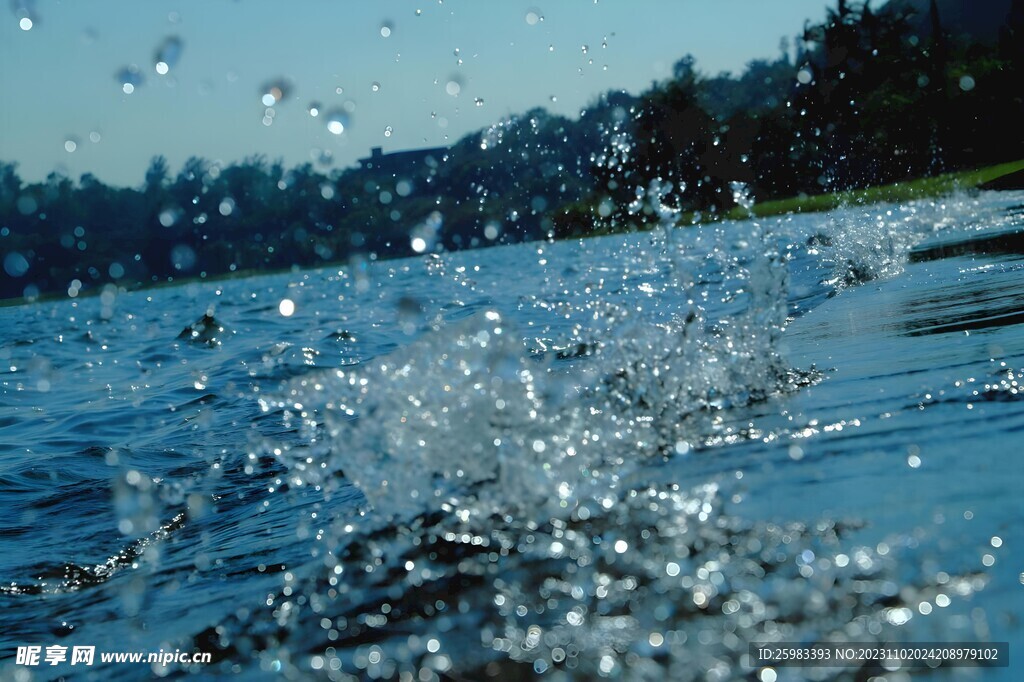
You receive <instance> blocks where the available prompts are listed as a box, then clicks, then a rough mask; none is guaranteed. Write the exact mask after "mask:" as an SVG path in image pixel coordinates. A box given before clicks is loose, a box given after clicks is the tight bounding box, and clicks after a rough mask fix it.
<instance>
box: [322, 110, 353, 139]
mask: <svg viewBox="0 0 1024 682" xmlns="http://www.w3.org/2000/svg"><path fill="white" fill-rule="evenodd" d="M324 120H325V121H326V122H327V130H328V131H329V132H331V133H333V134H335V135H341V134H342V133H343V132H345V129H346V128H348V126H349V116H348V113H347V112H346V111H345V110H343V109H332V110H331V111H329V112H328V113H327V115H326V116H325V117H324Z"/></svg>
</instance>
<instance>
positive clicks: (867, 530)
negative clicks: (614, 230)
mask: <svg viewBox="0 0 1024 682" xmlns="http://www.w3.org/2000/svg"><path fill="white" fill-rule="evenodd" d="M1022 301H1024V194H1022V193H984V194H980V195H977V196H970V197H968V196H960V197H956V198H952V199H947V200H943V201H939V202H919V203H913V204H905V205H898V206H897V205H890V206H874V207H867V208H852V209H846V210H841V211H836V212H833V213H830V214H816V215H806V216H795V217H787V218H780V219H770V220H762V221H754V222H743V223H727V224H718V225H710V226H704V227H700V228H693V229H685V230H671V231H666V230H663V229H662V230H657V231H655V232H653V233H648V234H641V235H630V236H612V237H602V238H595V239H590V240H586V241H583V242H561V243H554V244H547V243H542V244H524V245H518V246H509V247H498V248H492V249H487V250H480V251H469V252H462V253H456V254H441V255H432V256H427V257H423V258H416V259H410V260H400V261H388V262H372V263H371V262H356V263H353V264H352V265H351V266H350V267H346V268H341V269H339V268H327V269H323V270H317V271H302V272H293V273H287V274H276V275H265V276H258V277H252V278H248V279H238V280H231V281H221V282H207V283H198V284H187V285H182V286H177V287H169V288H161V289H154V290H148V291H140V292H133V293H123V292H122V293H117V292H113V291H109V292H106V293H105V294H104V295H102V296H96V297H91V298H82V299H77V300H64V301H59V302H43V303H36V304H31V305H24V306H19V307H11V308H5V309H2V310H0V318H2V319H0V329H2V331H0V361H2V362H0V365H2V367H0V425H2V430H0V472H2V476H0V529H2V532H0V584H2V586H0V606H2V608H0V678H3V679H18V680H20V679H26V680H27V679H50V678H53V677H57V676H65V677H69V678H71V679H103V680H106V679H126V680H128V679H140V678H142V677H148V676H150V675H159V676H165V675H169V676H180V675H195V676H197V677H199V678H200V679H210V678H217V677H231V676H235V675H238V676H240V677H241V678H244V679H262V678H268V679H269V678H276V677H278V676H281V675H284V676H286V677H288V678H291V679H306V678H324V679H349V678H350V676H354V677H357V678H385V679H391V678H398V679H406V680H430V679H442V678H443V679H487V678H489V677H490V678H495V679H509V678H514V679H529V678H532V677H534V676H537V677H541V678H551V679H568V678H573V679H592V678H598V677H609V678H620V679H651V680H661V679H675V680H685V679H720V680H728V679H762V680H772V679H780V680H785V679H807V678H810V679H834V678H838V679H845V678H849V679H854V678H856V679H867V678H868V677H871V676H872V675H877V676H878V679H883V678H884V679H888V680H902V679H908V676H920V677H923V678H924V679H983V680H1013V679H1018V677H1017V675H1019V670H1020V668H1019V666H1018V665H1014V664H1013V663H1011V667H1009V668H988V669H971V668H943V669H940V670H930V671H929V670H925V671H913V673H909V672H908V671H907V670H905V669H896V670H884V669H881V668H877V669H876V668H869V667H863V668H860V669H853V668H845V669H843V668H789V667H778V668H776V669H774V670H768V671H765V670H763V669H761V668H758V667H757V666H754V665H752V662H751V660H750V658H749V657H748V656H747V651H748V645H749V644H750V643H751V642H755V641H757V642H807V643H810V642H815V641H836V642H924V641H943V642H953V641H969V642H998V641H1002V642H1009V643H1010V650H1011V657H1013V656H1022V655H1024V647H1022V645H1024V629H1022V624H1021V614H1024V584H1022V583H1024V529H1022V523H1021V521H1022V519H1024V495H1022V494H1021V492H1022V490H1024V464H1022V460H1021V458H1022V456H1024V447H1022V445H1021V443H1022V438H1024V435H1022V432H1024V402H1022V398H1024V393H1022V390H1024V386H1022V384H1024V325H1022V324H1021V323H1022V322H1024V304H1022ZM284 313H291V314H287V315H286V314H284ZM207 314H208V315H210V316H211V318H209V319H207V323H206V325H205V328H200V325H194V326H193V328H194V329H195V333H194V334H192V333H189V331H190V330H186V333H184V334H182V335H180V336H179V334H180V333H181V332H182V331H183V329H184V328H186V327H188V326H189V325H193V323H196V322H197V321H199V320H201V319H202V318H203V316H204V315H207ZM51 644H62V645H64V646H68V647H71V646H75V645H94V646H96V648H97V651H157V650H160V649H163V650H164V651H174V650H175V649H181V650H182V651H191V650H194V649H200V650H203V651H209V652H213V654H214V662H213V663H212V664H210V665H208V666H198V665H196V666H191V667H187V666H186V667H184V668H183V667H181V666H175V665H171V666H169V667H166V668H164V667H160V666H151V665H149V664H135V665H132V664H109V665H101V664H99V663H97V664H96V665H94V666H91V667H82V666H75V667H72V666H70V664H69V663H64V664H61V665H60V666H52V667H51V666H39V667H34V668H33V667H27V666H19V665H17V664H16V661H15V651H16V649H17V647H18V646H24V645H43V646H44V647H45V646H48V645H51ZM1011 660H1015V659H1013V658H1011Z"/></svg>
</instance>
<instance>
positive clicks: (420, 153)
mask: <svg viewBox="0 0 1024 682" xmlns="http://www.w3.org/2000/svg"><path fill="white" fill-rule="evenodd" d="M447 153H448V147H431V148H429V149H407V150H405V151H400V152H389V153H387V154H385V153H384V150H383V149H381V148H380V147H373V148H372V149H371V150H370V155H369V156H367V157H365V158H362V159H359V165H360V166H361V167H362V168H367V169H369V168H372V169H374V170H383V171H393V172H396V173H397V172H399V171H410V170H413V169H416V168H418V167H419V166H421V165H424V164H426V165H436V164H439V163H441V161H442V160H443V159H444V156H445V154H447Z"/></svg>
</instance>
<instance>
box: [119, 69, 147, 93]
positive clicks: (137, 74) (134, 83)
mask: <svg viewBox="0 0 1024 682" xmlns="http://www.w3.org/2000/svg"><path fill="white" fill-rule="evenodd" d="M115 78H117V82H118V83H120V84H121V91H122V92H124V94H126V95H130V94H132V93H133V92H135V88H137V87H139V86H140V85H142V81H143V78H142V71H141V70H140V69H139V67H138V65H137V64H129V65H128V66H126V67H124V68H122V69H121V70H120V71H118V72H117V74H116V75H115Z"/></svg>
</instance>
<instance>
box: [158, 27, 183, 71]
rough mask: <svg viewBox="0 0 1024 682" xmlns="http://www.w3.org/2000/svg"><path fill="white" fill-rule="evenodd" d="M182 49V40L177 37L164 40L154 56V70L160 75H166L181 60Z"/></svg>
mask: <svg viewBox="0 0 1024 682" xmlns="http://www.w3.org/2000/svg"><path fill="white" fill-rule="evenodd" d="M181 48H182V42H181V38H178V37H177V36H168V37H166V38H164V41H163V42H162V43H160V46H159V47H157V49H156V52H155V53H154V55H153V63H154V68H155V69H156V72H157V73H158V74H160V75H161V76H163V75H166V74H167V72H168V71H170V70H171V69H172V68H174V67H175V66H177V64H178V60H180V59H181Z"/></svg>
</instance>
